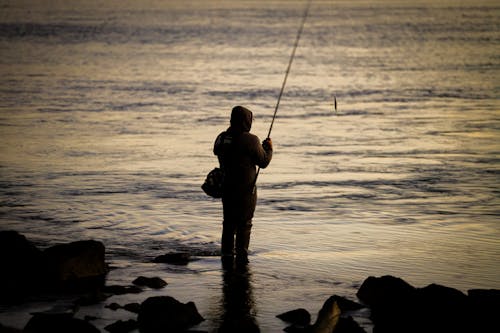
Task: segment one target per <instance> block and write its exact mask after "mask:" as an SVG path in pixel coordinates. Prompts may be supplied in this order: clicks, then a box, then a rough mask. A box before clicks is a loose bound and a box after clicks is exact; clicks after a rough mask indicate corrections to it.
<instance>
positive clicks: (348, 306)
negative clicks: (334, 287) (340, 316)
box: [332, 295, 365, 312]
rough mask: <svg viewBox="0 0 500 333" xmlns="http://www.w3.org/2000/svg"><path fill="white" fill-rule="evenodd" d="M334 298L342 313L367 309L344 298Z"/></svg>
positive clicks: (334, 296) (335, 296)
mask: <svg viewBox="0 0 500 333" xmlns="http://www.w3.org/2000/svg"><path fill="white" fill-rule="evenodd" d="M332 297H333V299H334V300H335V301H336V302H337V304H338V306H339V308H340V311H341V312H347V311H356V310H359V309H362V308H364V307H365V306H364V305H361V304H359V303H357V302H354V301H351V300H349V299H347V298H345V297H342V296H338V295H333V296H332Z"/></svg>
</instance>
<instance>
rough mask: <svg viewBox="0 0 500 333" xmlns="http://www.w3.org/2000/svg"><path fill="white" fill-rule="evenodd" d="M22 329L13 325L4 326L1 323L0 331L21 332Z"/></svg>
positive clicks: (6, 332) (8, 332)
mask: <svg viewBox="0 0 500 333" xmlns="http://www.w3.org/2000/svg"><path fill="white" fill-rule="evenodd" d="M21 332H22V331H21V330H18V329H17V328H13V327H8V326H3V325H2V324H0V333H21Z"/></svg>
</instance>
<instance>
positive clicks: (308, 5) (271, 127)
mask: <svg viewBox="0 0 500 333" xmlns="http://www.w3.org/2000/svg"><path fill="white" fill-rule="evenodd" d="M311 2H312V0H308V1H307V5H306V9H305V11H304V15H303V16H302V22H301V23H300V28H299V31H297V37H296V38H295V43H294V44H293V49H292V54H291V55H290V60H289V61H288V66H287V68H286V72H285V78H284V79H283V83H282V84H281V90H280V93H279V95H278V101H277V102H276V107H275V108H274V114H273V119H272V120H271V125H270V126H269V132H267V138H269V137H270V136H271V131H272V130H273V125H274V120H275V119H276V114H277V113H278V108H279V106H280V101H281V97H282V96H283V91H284V90H285V85H286V80H287V79H288V74H289V73H290V69H291V68H292V62H293V59H294V58H295V51H296V50H297V46H299V40H300V37H301V36H302V31H303V30H304V24H305V23H306V19H307V15H308V14H309V7H311ZM259 173H260V167H259V169H258V170H257V174H256V175H255V181H254V183H253V185H254V186H253V188H254V191H255V184H256V183H257V177H259Z"/></svg>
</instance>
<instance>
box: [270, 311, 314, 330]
mask: <svg viewBox="0 0 500 333" xmlns="http://www.w3.org/2000/svg"><path fill="white" fill-rule="evenodd" d="M276 317H277V318H279V319H281V320H283V321H285V322H287V323H290V324H293V325H299V326H307V325H309V324H310V323H311V314H310V313H309V311H307V310H306V309H303V308H300V309H295V310H291V311H287V312H284V313H282V314H279V315H277V316H276Z"/></svg>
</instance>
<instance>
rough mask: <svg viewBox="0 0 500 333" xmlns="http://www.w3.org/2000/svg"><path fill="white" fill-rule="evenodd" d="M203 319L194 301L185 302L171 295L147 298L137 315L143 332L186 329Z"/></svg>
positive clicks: (155, 332)
mask: <svg viewBox="0 0 500 333" xmlns="http://www.w3.org/2000/svg"><path fill="white" fill-rule="evenodd" d="M203 320H204V319H203V317H202V316H201V315H200V314H199V313H198V310H197V309H196V306H195V304H194V303H193V302H188V303H186V304H183V303H181V302H179V301H177V300H176V299H175V298H173V297H170V296H156V297H150V298H148V299H146V300H145V301H144V302H143V303H142V304H141V307H140V310H139V315H138V317H137V321H138V323H139V330H140V332H141V333H162V332H177V331H184V330H186V329H188V328H189V327H191V326H193V325H196V324H199V323H200V322H202V321H203Z"/></svg>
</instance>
